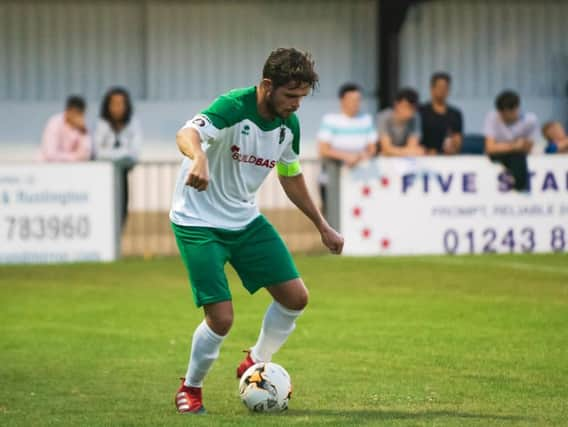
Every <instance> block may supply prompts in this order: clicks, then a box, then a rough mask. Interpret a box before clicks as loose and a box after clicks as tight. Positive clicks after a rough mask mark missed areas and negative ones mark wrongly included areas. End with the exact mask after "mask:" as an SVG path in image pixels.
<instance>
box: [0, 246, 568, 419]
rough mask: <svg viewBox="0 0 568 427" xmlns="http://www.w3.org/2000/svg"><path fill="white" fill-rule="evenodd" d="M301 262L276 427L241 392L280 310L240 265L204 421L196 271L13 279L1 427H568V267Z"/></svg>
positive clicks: (111, 267)
mask: <svg viewBox="0 0 568 427" xmlns="http://www.w3.org/2000/svg"><path fill="white" fill-rule="evenodd" d="M296 260H297V263H298V267H299V268H300V271H301V272H302V274H303V277H304V279H305V281H306V283H307V285H308V287H309V288H310V291H311V302H310V305H309V307H308V310H307V311H306V313H305V314H304V315H303V316H302V317H301V318H300V320H299V321H298V327H297V329H296V331H295V332H294V334H293V335H292V337H291V338H290V340H289V341H288V343H287V345H286V346H285V347H284V348H283V349H282V351H281V352H280V353H278V354H277V355H276V357H275V362H277V363H280V364H282V365H283V366H284V367H286V368H287V369H288V371H289V372H290V374H291V376H292V381H293V384H294V397H293V399H292V401H291V405H290V410H289V411H287V412H286V413H284V414H282V415H277V416H274V415H252V414H249V413H248V412H247V410H246V408H245V407H244V406H243V405H242V404H241V403H240V401H239V399H238V396H237V381H236V379H235V378H234V371H235V367H236V365H237V364H238V362H239V361H240V360H241V358H242V357H243V354H242V353H241V350H242V349H244V348H247V347H248V346H250V345H252V344H253V343H254V341H255V338H256V336H257V333H258V329H259V326H260V322H261V319H262V315H263V313H264V310H265V308H266V306H267V304H268V302H269V298H268V296H267V295H266V293H264V292H261V293H259V294H257V295H255V296H253V297H250V296H248V295H247V294H246V293H245V291H244V290H243V289H242V288H241V286H240V283H239V282H238V280H237V278H236V275H235V274H234V272H233V271H232V270H229V277H230V281H231V285H232V290H233V296H234V302H235V316H236V317H235V324H234V327H233V330H232V331H231V333H230V335H229V337H228V338H227V340H226V341H225V343H224V346H223V348H222V352H221V357H220V359H219V360H218V362H217V363H216V364H215V365H214V368H213V370H212V372H211V374H210V375H209V377H208V379H207V381H206V383H205V388H204V396H205V404H206V407H207V409H208V411H209V415H207V416H205V417H194V416H180V415H177V414H176V413H175V411H174V406H173V396H174V392H175V390H176V388H177V386H178V377H179V376H181V375H183V374H184V373H185V368H186V364H187V357H188V351H189V343H190V340H191V334H192V331H193V329H194V327H195V326H196V325H197V323H198V322H199V321H200V319H201V312H200V311H198V310H196V309H195V308H194V306H193V303H192V301H191V299H190V291H189V287H188V285H187V280H186V275H185V272H184V270H183V267H182V264H181V261H180V260H179V259H177V258H173V259H160V260H152V261H142V260H126V261H121V262H118V263H114V264H106V265H105V264H102V265H99V264H90V265H89V264H85V265H69V266H41V267H29V266H21V267H19V266H17V267H0V307H1V310H0V425H3V426H16V425H17V426H41V425H53V426H67V425H73V426H90V425H93V426H99V425H124V426H177V425H180V426H181V425H197V426H215V425H227V426H255V425H300V426H303V425H329V426H332V425H343V426H347V425H349V426H350V425H381V426H422V425H424V426H434V425H435V426H495V425H498V426H541V425H542V426H552V425H558V426H561V425H564V426H566V425H568V256H566V255H546V256H539V255H533V256H493V257H481V256H476V257H454V258H449V257H425V258H388V259H385V258H366V259H352V258H336V257H331V256H324V257H300V256H299V257H296Z"/></svg>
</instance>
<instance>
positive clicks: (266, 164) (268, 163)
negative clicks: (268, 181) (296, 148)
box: [231, 145, 276, 169]
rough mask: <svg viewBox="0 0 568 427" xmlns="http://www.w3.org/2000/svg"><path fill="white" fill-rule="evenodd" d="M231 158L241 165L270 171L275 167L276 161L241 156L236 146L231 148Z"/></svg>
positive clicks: (245, 155) (248, 155)
mask: <svg viewBox="0 0 568 427" xmlns="http://www.w3.org/2000/svg"><path fill="white" fill-rule="evenodd" d="M231 153H232V154H231V157H232V158H233V160H236V161H237V162H241V163H248V164H251V165H255V166H260V167H263V168H268V169H272V168H274V166H276V160H270V159H265V158H263V157H256V156H254V155H252V154H241V148H240V147H239V146H237V145H232V146H231Z"/></svg>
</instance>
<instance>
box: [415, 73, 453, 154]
mask: <svg viewBox="0 0 568 427" xmlns="http://www.w3.org/2000/svg"><path fill="white" fill-rule="evenodd" d="M451 82H452V78H451V77H450V75H449V74H448V73H442V72H439V73H434V74H433V75H432V77H431V79H430V96H431V100H430V102H428V103H426V104H423V105H422V106H421V107H420V119H421V122H422V141H421V143H422V145H423V146H424V148H425V149H426V153H427V154H458V153H459V152H460V150H461V146H462V141H463V119H462V113H461V111H460V110H458V109H457V108H455V107H452V106H450V105H448V103H447V100H448V96H449V93H450V85H451Z"/></svg>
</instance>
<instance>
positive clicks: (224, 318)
mask: <svg viewBox="0 0 568 427" xmlns="http://www.w3.org/2000/svg"><path fill="white" fill-rule="evenodd" d="M207 324H208V325H209V327H210V328H211V329H212V330H213V332H215V333H216V334H217V335H221V336H225V335H227V334H228V333H229V331H230V330H231V326H233V313H223V314H213V315H209V316H207Z"/></svg>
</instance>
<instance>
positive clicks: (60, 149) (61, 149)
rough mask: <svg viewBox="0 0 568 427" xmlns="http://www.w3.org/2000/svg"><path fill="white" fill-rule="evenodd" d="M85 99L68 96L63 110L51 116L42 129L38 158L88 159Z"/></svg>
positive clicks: (89, 150) (89, 148)
mask: <svg viewBox="0 0 568 427" xmlns="http://www.w3.org/2000/svg"><path fill="white" fill-rule="evenodd" d="M85 109H86V103H85V100H84V99H83V98H81V97H79V96H75V95H73V96H70V97H69V98H67V101H66V103H65V111H64V112H63V113H59V114H56V115H55V116H53V117H51V118H50V119H49V120H48V122H47V124H46V126H45V129H44V131H43V136H42V141H41V151H40V159H41V160H43V161H45V162H79V161H85V160H90V158H91V140H90V138H89V135H88V133H87V127H86V126H85Z"/></svg>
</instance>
